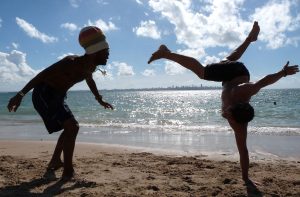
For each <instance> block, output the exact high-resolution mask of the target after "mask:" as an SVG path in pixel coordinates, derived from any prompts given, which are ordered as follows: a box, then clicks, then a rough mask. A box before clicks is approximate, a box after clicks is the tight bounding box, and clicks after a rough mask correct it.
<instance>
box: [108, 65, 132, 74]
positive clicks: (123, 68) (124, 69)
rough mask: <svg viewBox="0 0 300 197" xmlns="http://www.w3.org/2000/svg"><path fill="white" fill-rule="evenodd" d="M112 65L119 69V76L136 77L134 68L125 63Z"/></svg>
mask: <svg viewBox="0 0 300 197" xmlns="http://www.w3.org/2000/svg"><path fill="white" fill-rule="evenodd" d="M112 65H113V66H114V67H117V69H118V71H117V75H118V76H133V75H135V73H134V71H133V67H132V66H130V65H128V64H126V63H125V62H113V63H112Z"/></svg>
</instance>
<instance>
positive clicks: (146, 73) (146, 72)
mask: <svg viewBox="0 0 300 197" xmlns="http://www.w3.org/2000/svg"><path fill="white" fill-rule="evenodd" d="M142 75H144V76H145V77H150V76H155V75H156V74H155V71H154V70H153V69H146V70H144V72H142Z"/></svg>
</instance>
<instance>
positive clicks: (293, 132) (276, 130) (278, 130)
mask: <svg viewBox="0 0 300 197" xmlns="http://www.w3.org/2000/svg"><path fill="white" fill-rule="evenodd" d="M80 126H81V127H88V128H93V132H94V133H95V132H101V130H97V128H99V129H100V128H105V130H107V129H109V128H111V129H113V130H115V131H119V132H125V133H129V132H135V131H139V130H143V131H144V130H148V131H164V132H170V133H173V134H176V133H181V132H192V133H194V134H197V135H201V134H203V135H205V134H214V133H215V134H221V133H222V134H232V133H233V131H232V129H231V128H230V127H229V126H224V125H201V126H182V125H180V126H175V125H141V124H135V123H106V124H90V123H89V124H87V123H82V124H80ZM248 133H249V134H252V135H277V136H281V135H282V136H300V128H298V127H295V128H293V127H266V126H263V127H257V126H250V127H248Z"/></svg>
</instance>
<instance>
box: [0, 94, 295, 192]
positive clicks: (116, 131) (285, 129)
mask: <svg viewBox="0 0 300 197" xmlns="http://www.w3.org/2000/svg"><path fill="white" fill-rule="evenodd" d="M103 94H104V96H105V98H107V101H112V104H113V105H114V106H115V110H113V111H112V110H105V109H103V108H101V106H99V105H97V103H96V102H95V100H94V98H93V97H92V94H91V93H90V92H88V91H74V92H72V91H71V92H70V93H69V94H68V98H67V103H68V104H69V106H70V109H71V110H72V112H73V113H74V115H75V118H76V119H77V120H78V122H79V124H80V130H79V133H78V136H77V140H76V147H75V153H74V166H75V171H76V176H75V179H74V180H72V181H69V182H64V181H62V180H60V177H61V174H62V169H59V170H57V171H56V172H55V173H54V172H52V173H50V172H48V173H46V167H47V164H48V162H49V160H50V158H51V156H52V153H53V150H54V147H55V143H56V141H57V139H58V137H59V135H60V133H61V132H57V133H53V134H51V135H49V134H48V132H47V130H46V128H45V126H44V124H43V122H42V120H41V118H40V117H39V115H38V114H37V112H36V111H35V110H34V108H33V106H32V102H31V97H30V95H28V96H26V97H25V98H24V100H23V102H22V105H21V106H20V108H19V109H18V112H16V113H9V112H8V111H7V109H6V103H7V101H8V100H9V98H10V97H11V96H12V95H13V93H0V100H1V101H5V102H0V160H1V161H0V196H1V197H2V196H22V197H23V196H25V197H26V196H28V197H29V196H30V197H31V196H68V197H69V196H71V197H72V196H82V197H85V196H96V197H98V196H117V197H119V196H121V197H122V196H126V197H128V196H155V197H164V196H168V197H169V196H172V197H173V196H176V197H177V196H179V197H181V196H183V197H184V196H188V197H191V196H195V197H198V196H272V197H275V196H300V152H299V150H300V143H299V141H300V123H299V115H300V102H299V99H298V98H299V96H300V89H295V90H285V89H283V90H263V91H261V92H260V94H258V95H256V97H255V98H254V99H253V102H252V105H253V106H254V108H255V109H256V115H255V118H254V120H253V121H252V122H251V123H250V124H249V127H248V137H247V147H248V150H249V157H250V169H249V176H250V178H252V179H253V180H254V181H256V182H259V183H260V184H259V186H258V187H257V188H254V187H247V186H246V185H244V182H243V181H242V178H241V169H240V163H239V154H238V150H237V147H236V142H235V137H234V133H233V131H232V129H231V128H230V127H229V125H228V123H227V122H226V120H225V119H224V118H222V117H221V115H220V99H219V96H220V91H219V90H205V91H106V92H105V91H104V92H103ZM275 101H276V105H274V102H275Z"/></svg>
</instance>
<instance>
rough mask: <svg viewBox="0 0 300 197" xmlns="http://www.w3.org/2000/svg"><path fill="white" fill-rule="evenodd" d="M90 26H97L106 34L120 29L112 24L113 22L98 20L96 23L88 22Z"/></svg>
mask: <svg viewBox="0 0 300 197" xmlns="http://www.w3.org/2000/svg"><path fill="white" fill-rule="evenodd" d="M88 25H92V26H97V27H99V28H100V29H101V30H102V31H104V32H108V31H113V30H117V29H118V27H117V26H116V25H115V24H114V23H112V22H111V21H109V22H108V23H106V22H105V21H103V20H102V19H98V20H96V21H94V22H92V21H90V20H88Z"/></svg>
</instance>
